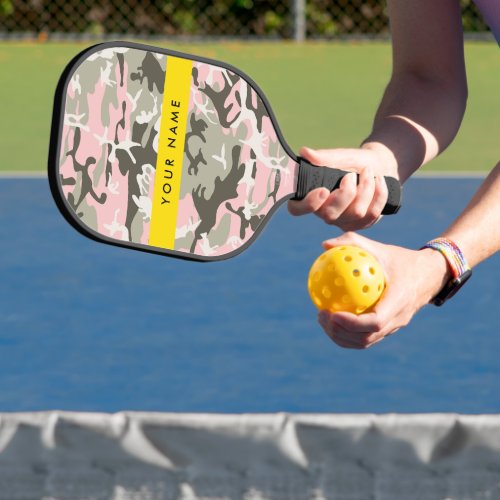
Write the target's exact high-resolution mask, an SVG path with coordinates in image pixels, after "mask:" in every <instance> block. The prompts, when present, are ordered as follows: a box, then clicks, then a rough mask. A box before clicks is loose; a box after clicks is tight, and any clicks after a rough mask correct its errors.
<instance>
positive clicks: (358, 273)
mask: <svg viewBox="0 0 500 500" xmlns="http://www.w3.org/2000/svg"><path fill="white" fill-rule="evenodd" d="M360 274H361V273H360V272H359V269H354V271H353V272H352V275H353V276H354V277H355V278H358V277H359V275H360Z"/></svg>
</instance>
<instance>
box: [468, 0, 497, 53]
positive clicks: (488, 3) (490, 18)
mask: <svg viewBox="0 0 500 500" xmlns="http://www.w3.org/2000/svg"><path fill="white" fill-rule="evenodd" d="M474 3H475V4H476V5H477V7H478V9H479V10H480V11H481V14H482V15H483V17H484V20H485V21H486V23H487V24H488V26H489V27H490V29H491V32H492V33H493V36H494V37H495V39H496V41H497V43H498V45H500V0H474Z"/></svg>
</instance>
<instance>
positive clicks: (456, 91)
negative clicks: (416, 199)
mask: <svg viewBox="0 0 500 500" xmlns="http://www.w3.org/2000/svg"><path fill="white" fill-rule="evenodd" d="M388 9H389V17H390V19H391V32H392V39H393V72H392V77H391V80H390V82H389V85H388V86H387V88H386V91H385V94H384V97H383V98H382V102H381V103H380V106H379V108H378V111H377V114H376V116H375V120H374V125H373V130H372V133H371V134H370V135H369V137H368V138H367V139H366V140H365V141H364V144H363V146H362V147H363V148H368V149H371V148H374V149H376V150H380V151H384V152H385V154H386V158H387V162H388V163H389V164H390V165H391V164H392V166H391V167H390V168H391V169H392V170H395V171H397V173H398V176H399V178H400V179H401V180H402V181H405V180H406V179H407V178H408V177H410V176H411V174H412V173H413V172H414V171H415V170H416V169H417V168H418V167H420V166H421V165H423V164H425V163H427V162H428V161H430V160H432V159H433V158H435V157H436V156H437V155H438V154H439V153H441V152H442V151H443V150H444V149H445V148H446V147H447V146H448V145H449V144H450V143H451V141H452V140H453V139H454V138H455V135H456V134H457V132H458V129H459V127H460V124H461V121H462V118H463V114H464V112H465V104H466V100H467V82H466V74H465V65H464V54H463V39H462V24H461V18H460V6H459V3H458V1H456V0H441V1H439V2H435V1H433V0H420V1H414V2H409V1H404V2H401V1H400V0H389V2H388ZM392 156H393V157H394V159H393V160H392V162H391V158H392ZM394 162H395V164H394Z"/></svg>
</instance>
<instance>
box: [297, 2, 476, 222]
mask: <svg viewBox="0 0 500 500" xmlns="http://www.w3.org/2000/svg"><path fill="white" fill-rule="evenodd" d="M388 8H389V16H390V20H391V32H392V39H393V71H392V76H391V80H390V82H389V84H388V86H387V88H386V90H385V93H384V96H383V98H382V101H381V103H380V105H379V108H378V111H377V113H376V116H375V119H374V123H373V129H372V132H371V133H370V135H369V136H368V137H367V138H366V139H365V141H364V142H363V144H362V146H361V148H359V149H324V150H317V151H314V150H310V149H308V148H303V149H302V150H301V151H300V154H301V155H302V156H304V157H305V158H306V159H307V160H309V161H310V162H311V163H313V164H317V165H327V166H331V167H336V168H342V169H345V170H352V171H355V172H358V173H359V174H360V182H359V185H358V186H356V184H355V180H354V177H353V176H346V177H345V178H344V180H343V182H342V184H341V187H340V189H338V190H336V191H335V192H333V193H331V194H330V193H328V192H327V190H325V189H323V188H320V189H317V190H315V191H313V192H311V193H309V195H308V196H306V198H304V200H302V201H300V202H296V201H295V202H289V210H290V212H291V213H292V214H293V215H303V214H306V213H311V212H314V213H316V214H317V215H319V216H320V217H322V218H323V219H324V220H325V221H326V222H327V223H330V224H336V225H338V226H339V227H341V228H342V229H344V230H353V229H360V228H363V227H367V226H369V225H371V224H373V223H374V222H376V221H377V219H378V218H379V216H380V213H381V211H382V208H383V206H384V204H385V201H386V199H387V191H386V189H385V186H384V185H383V183H382V182H380V178H381V177H382V176H383V175H390V176H393V177H396V178H399V179H400V180H401V182H404V181H405V180H406V179H407V178H408V177H410V176H411V174H412V173H413V172H414V171H415V170H416V169H417V168H418V167H419V166H421V165H423V164H424V163H426V162H428V161H429V160H431V159H432V158H434V157H435V156H436V155H437V154H439V153H440V152H441V151H443V150H444V149H445V148H446V146H448V145H449V143H450V142H451V141H452V140H453V138H454V137H455V135H456V133H457V131H458V128H459V126H460V123H461V120H462V117H463V114H464V110H465V104H466V99H467V83H466V75H465V67H464V55H463V41H462V27H461V19H460V8H459V2H458V0H440V1H439V2H436V1H435V0H413V1H411V0H405V1H401V0H389V1H388ZM374 177H375V180H374Z"/></svg>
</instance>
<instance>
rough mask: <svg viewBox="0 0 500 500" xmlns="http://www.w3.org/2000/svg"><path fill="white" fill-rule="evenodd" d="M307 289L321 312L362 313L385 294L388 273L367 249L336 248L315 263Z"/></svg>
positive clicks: (352, 247) (354, 247)
mask: <svg viewBox="0 0 500 500" xmlns="http://www.w3.org/2000/svg"><path fill="white" fill-rule="evenodd" d="M307 288H308V290H309V295H310V296H311V299H312V301H313V302H314V304H315V305H316V307H317V308H318V309H327V310H329V311H331V312H339V311H349V312H352V313H354V314H362V313H364V312H368V311H369V310H370V308H371V307H373V306H374V305H375V304H376V303H377V301H378V300H379V298H380V296H381V295H382V292H383V291H384V288H385V277H384V271H383V269H382V266H381V265H380V264H379V262H378V261H377V259H375V257H374V256H373V255H371V254H370V253H369V252H367V251H366V250H364V249H363V248H359V247H356V246H341V247H334V248H330V250H327V251H326V252H324V253H323V254H321V255H320V256H319V257H318V258H317V259H316V261H315V262H314V263H313V265H312V267H311V270H310V271H309V279H308V282H307Z"/></svg>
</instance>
